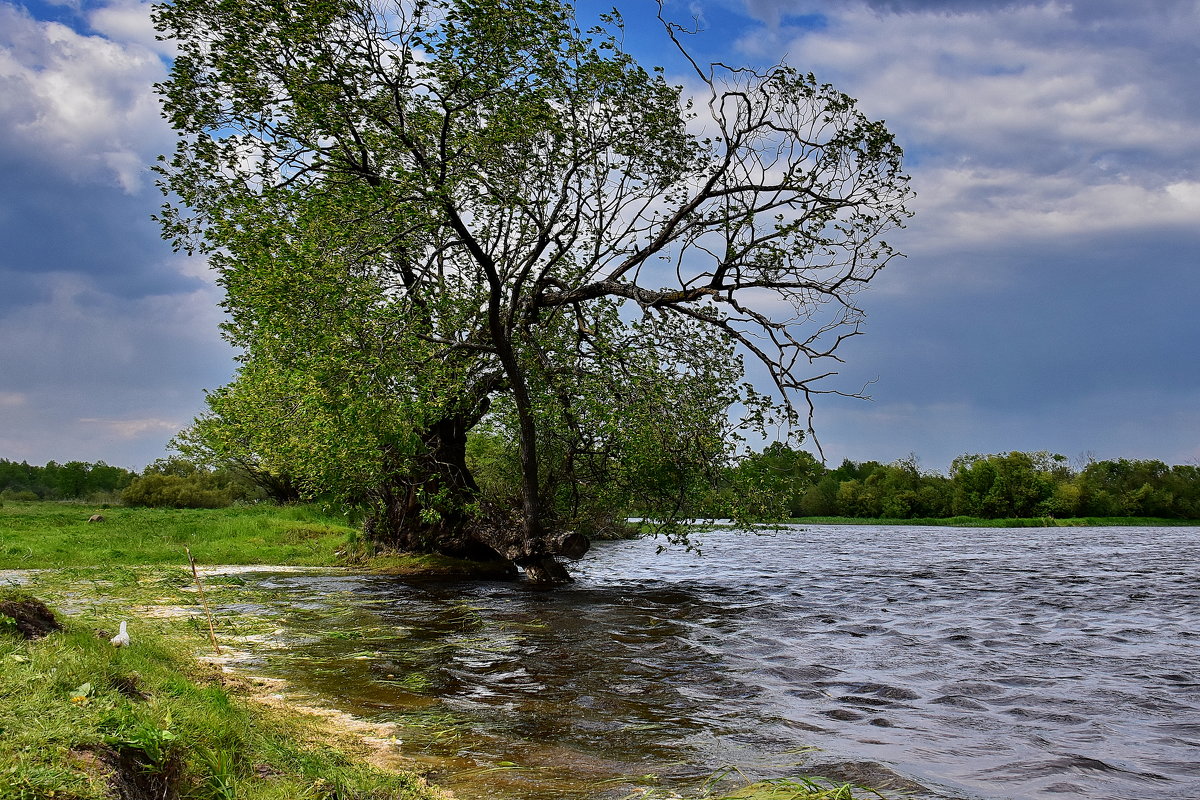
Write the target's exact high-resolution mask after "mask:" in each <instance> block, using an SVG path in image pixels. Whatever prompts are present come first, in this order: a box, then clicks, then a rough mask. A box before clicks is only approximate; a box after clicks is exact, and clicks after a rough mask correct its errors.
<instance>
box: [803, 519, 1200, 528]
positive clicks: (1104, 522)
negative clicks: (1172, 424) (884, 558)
mask: <svg viewBox="0 0 1200 800" xmlns="http://www.w3.org/2000/svg"><path fill="white" fill-rule="evenodd" d="M789 522H792V523H797V524H801V525H805V524H807V525H937V526H943V527H953V528H1085V527H1109V526H1126V527H1134V526H1137V527H1156V528H1157V527H1184V526H1191V527H1195V526H1200V520H1195V519H1159V518H1157V517H1071V518H1065V519H1055V518H1054V517H1022V518H1013V519H984V518H982V517H924V518H920V519H873V518H866V517H797V518H795V519H791V520H789Z"/></svg>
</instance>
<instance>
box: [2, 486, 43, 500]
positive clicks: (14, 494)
mask: <svg viewBox="0 0 1200 800" xmlns="http://www.w3.org/2000/svg"><path fill="white" fill-rule="evenodd" d="M0 498H3V499H5V500H12V501H13V502H15V503H32V502H34V501H35V500H41V499H42V498H40V497H38V494H37V492H32V491H30V490H28V489H5V490H4V491H3V492H0Z"/></svg>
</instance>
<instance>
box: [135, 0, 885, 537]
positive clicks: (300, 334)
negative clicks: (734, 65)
mask: <svg viewBox="0 0 1200 800" xmlns="http://www.w3.org/2000/svg"><path fill="white" fill-rule="evenodd" d="M155 24H156V27H157V28H158V30H159V31H160V33H162V34H163V35H164V36H166V37H169V38H171V39H173V40H174V41H175V42H176V43H177V45H178V48H179V52H178V55H177V57H176V58H175V60H174V64H173V68H172V73H171V77H170V79H169V80H167V81H166V82H165V83H163V84H162V85H161V86H160V87H159V90H160V93H161V95H162V97H163V106H164V111H165V113H166V116H167V118H168V119H169V121H170V123H171V125H172V126H173V127H174V128H175V129H176V131H177V132H178V133H179V134H180V137H179V142H178V147H177V149H176V151H175V153H174V155H173V156H171V157H170V158H167V157H163V158H162V160H161V163H160V166H159V173H160V175H161V178H162V187H163V189H164V192H166V193H167V194H168V195H170V196H171V197H172V198H178V199H179V200H180V203H179V205H170V204H168V205H167V206H166V207H164V209H163V213H162V215H161V222H162V226H163V232H164V235H165V236H166V237H167V238H169V239H171V240H172V241H173V242H174V243H175V244H176V245H177V246H178V247H180V248H185V249H188V250H198V251H201V252H203V253H206V254H207V255H208V258H209V261H210V263H211V264H212V266H213V267H215V269H216V270H217V271H218V274H219V280H220V283H221V285H222V286H223V288H224V289H225V292H226V302H225V308H226V310H227V312H228V313H229V322H228V324H227V325H226V326H225V333H226V335H227V337H228V339H229V340H230V341H231V342H232V343H233V344H234V345H235V346H237V347H238V348H240V349H241V351H242V366H241V368H240V370H239V373H238V376H237V380H236V381H235V382H234V383H233V384H231V385H229V386H227V387H224V388H223V389H219V390H217V391H215V392H213V393H212V394H210V396H209V409H210V412H209V413H208V414H207V415H206V416H205V417H203V418H201V419H200V420H198V421H197V423H196V425H195V426H194V427H193V428H192V429H191V430H190V431H188V432H186V433H185V434H184V436H183V437H182V439H181V447H182V449H184V450H185V452H193V453H202V454H203V457H204V458H205V459H206V460H208V461H209V463H213V464H224V463H236V464H240V465H242V466H243V467H244V468H246V469H247V470H248V471H250V472H251V473H253V474H260V475H267V476H273V477H276V478H286V479H287V480H289V481H291V482H294V484H295V485H296V486H298V487H299V488H300V489H301V490H302V491H304V492H306V493H307V494H309V495H318V494H325V493H330V494H332V495H334V496H336V497H338V498H339V499H340V500H341V501H343V502H346V503H349V504H353V505H356V506H358V507H360V508H364V509H369V510H374V511H375V512H377V513H375V515H374V520H375V522H377V523H378V525H374V526H373V527H372V530H373V531H379V530H382V529H383V528H385V527H387V526H388V525H393V526H394V525H404V524H407V525H410V526H414V525H418V524H423V525H425V526H426V527H427V528H429V529H431V531H432V529H433V528H436V527H438V526H442V527H444V528H449V527H453V526H454V525H455V524H458V525H463V524H465V523H464V520H466V519H467V518H470V517H476V518H477V517H480V516H487V515H488V514H490V513H491V512H492V511H494V512H495V515H494V516H495V518H496V519H500V520H503V519H504V518H505V517H506V514H510V513H515V514H516V515H517V517H519V519H517V520H516V522H517V526H516V527H519V528H521V529H522V530H523V531H524V534H525V537H526V541H525V548H526V551H527V552H525V555H526V556H534V555H538V554H537V553H535V552H534V550H536V549H537V548H538V547H541V544H539V543H538V541H537V540H538V539H539V538H540V536H541V533H542V531H543V530H544V529H546V528H553V527H562V526H569V525H576V524H580V523H583V522H585V521H587V520H593V519H595V518H596V517H597V515H598V514H599V513H600V512H601V511H603V510H605V508H606V507H607V512H608V513H609V514H612V513H613V512H614V511H616V509H617V508H619V507H621V506H622V505H624V506H627V507H632V508H637V509H643V510H644V511H645V513H646V514H648V515H660V514H661V515H663V522H664V523H666V524H669V523H670V522H671V521H672V520H674V519H676V518H677V517H678V516H679V515H681V514H686V513H690V511H691V509H692V508H693V507H694V506H695V505H696V502H695V499H694V498H696V497H697V496H698V495H700V494H703V493H704V492H706V491H709V490H708V489H706V488H705V487H706V486H711V484H712V479H713V477H714V476H715V475H716V474H717V473H718V472H719V471H720V469H721V468H722V467H723V466H724V464H725V462H726V460H727V459H728V457H729V455H730V453H731V451H732V450H733V449H734V448H735V447H736V444H737V439H736V437H735V436H734V431H732V430H730V428H729V425H728V423H727V421H726V415H727V412H728V409H729V407H730V405H731V404H732V403H734V402H740V403H743V404H744V405H745V406H746V407H747V408H748V417H749V421H750V423H751V424H753V423H761V422H762V421H763V419H764V418H763V416H762V414H763V408H764V406H765V405H766V401H765V398H761V397H758V396H757V395H755V394H753V393H752V392H748V391H745V390H744V387H742V386H739V382H740V380H741V376H742V363H741V358H740V356H745V355H749V356H751V357H753V358H756V359H758V360H759V361H760V362H762V364H763V365H765V367H766V368H767V369H768V371H769V372H770V374H771V376H772V378H773V379H774V382H775V385H776V387H777V389H778V391H779V393H780V394H781V396H780V397H776V398H775V402H783V403H784V404H785V406H786V405H787V403H789V402H790V401H791V400H793V399H795V397H796V396H803V397H805V398H807V396H808V394H809V393H810V392H813V391H818V390H816V389H814V388H813V387H812V386H811V382H812V379H811V378H810V377H809V376H808V375H803V374H798V373H797V372H795V370H799V369H801V368H804V369H807V365H808V364H810V363H812V362H814V361H818V360H820V359H823V358H827V357H830V356H832V353H833V350H834V348H835V347H836V345H837V343H838V342H840V341H841V340H842V338H844V337H842V336H839V333H840V332H841V331H842V330H843V329H854V328H855V327H856V326H857V324H858V322H859V319H860V318H861V315H862V313H861V311H860V310H859V309H858V308H857V306H855V305H854V304H853V302H852V301H851V294H852V293H853V291H854V290H855V289H856V288H857V287H860V286H862V285H863V284H865V283H866V282H867V281H868V280H870V279H871V277H873V276H874V274H876V272H878V270H879V269H880V268H882V267H883V266H884V265H885V264H886V263H887V262H888V261H889V260H890V259H891V258H892V256H893V252H892V250H891V248H890V246H889V245H888V244H887V243H886V242H885V241H884V240H883V239H882V236H883V234H884V233H885V232H887V231H889V230H890V229H893V228H895V227H897V226H899V225H900V224H901V223H902V221H903V220H904V219H905V218H906V217H907V213H908V212H907V211H906V210H905V202H906V201H907V197H908V190H907V187H906V181H907V178H906V176H905V175H904V174H903V172H902V170H901V164H900V159H901V153H900V150H899V148H898V147H897V146H896V145H895V142H894V140H893V138H892V136H891V135H890V134H889V133H888V131H887V130H886V129H885V128H884V126H883V125H882V123H879V122H873V121H870V120H868V119H866V118H865V117H864V116H863V115H862V114H861V113H860V112H858V110H857V109H856V108H855V104H854V101H853V100H852V99H851V98H849V97H847V96H846V95H844V94H842V93H840V92H838V91H836V90H835V89H833V88H832V87H830V86H827V85H822V84H820V83H818V82H817V81H816V79H815V78H814V77H813V76H812V75H806V74H803V73H799V72H797V71H795V70H793V69H791V68H789V67H787V66H785V65H778V66H776V67H773V68H771V69H769V70H766V71H763V72H761V73H757V72H753V71H750V70H738V69H730V68H728V67H724V66H714V67H713V68H712V70H711V71H710V70H707V69H700V68H699V67H698V69H697V76H696V78H697V80H699V81H700V82H702V83H703V84H705V85H706V86H707V88H708V91H709V92H710V94H711V98H710V99H711V102H709V103H701V104H698V107H700V108H703V109H706V112H705V113H709V114H710V115H711V119H709V120H707V122H708V125H709V135H708V136H707V138H706V137H702V136H700V135H697V134H695V133H693V131H694V130H697V129H698V128H699V127H700V126H699V125H698V124H693V117H694V116H695V114H696V113H697V112H696V111H694V110H693V108H692V106H691V104H690V103H689V102H687V101H685V100H683V98H682V91H681V88H680V87H676V86H671V85H669V84H667V83H666V81H665V79H664V78H663V75H662V72H661V70H657V69H655V70H647V69H644V68H643V67H642V66H640V65H639V64H637V63H636V62H635V61H634V60H633V59H632V58H631V57H630V56H629V55H628V54H627V53H626V52H625V51H624V48H623V44H622V41H623V38H624V32H623V29H622V23H621V20H620V17H619V15H617V14H616V13H615V12H614V13H612V14H608V15H604V16H602V17H601V18H600V19H599V20H598V23H597V24H596V25H595V26H594V27H591V28H588V26H587V25H586V24H581V23H580V22H579V21H578V20H576V19H575V12H574V9H573V8H572V7H571V6H570V5H569V4H566V3H563V2H560V0H529V1H527V2H520V3H516V2H509V1H508V0H419V1H415V0H414V1H411V2H410V1H409V0H398V2H396V3H394V4H386V5H384V6H380V5H378V4H373V3H366V2H359V1H357V0H338V1H337V2H332V3H331V2H324V1H322V2H312V1H310V0H302V1H301V2H296V3H289V4H285V5H281V4H279V3H276V2H273V1H272V0H245V2H239V3H228V2H223V0H176V1H175V2H172V3H170V4H163V5H160V6H158V7H157V8H156V10H155ZM585 30H586V31H587V32H586V33H585V32H584V31H585ZM247 31H254V35H253V36H247V35H246V32H247ZM661 34H662V36H663V43H664V45H666V46H679V45H680V42H679V41H678V40H679V29H678V28H677V27H673V26H666V25H664V27H663V28H662V30H661ZM785 154H786V155H785ZM796 319H806V320H810V321H811V322H812V323H813V326H814V327H813V328H812V330H808V331H801V330H800V327H799V326H797V325H795V324H794V322H795V320H796ZM766 343H769V344H766ZM802 365H803V366H802ZM789 407H790V406H789ZM478 425H484V426H486V428H487V431H488V435H489V436H491V437H493V438H494V439H495V442H496V443H503V447H502V448H501V449H502V450H504V451H506V452H508V453H512V452H515V454H516V457H517V461H516V464H515V466H516V467H517V469H516V471H515V480H514V473H513V472H512V471H511V468H512V466H513V464H512V463H511V461H508V460H506V459H508V458H509V457H508V456H503V457H502V456H500V455H498V454H497V452H490V454H489V453H484V452H482V451H480V450H479V448H478V447H476V451H475V452H474V454H473V458H475V459H476V461H475V463H476V464H477V465H480V467H481V468H482V469H484V470H485V473H486V474H482V475H480V476H477V477H476V478H472V477H471V475H470V473H469V472H468V470H467V468H466V465H465V463H464V462H465V454H464V452H463V450H464V449H465V441H466V435H465V434H466V431H469V430H471V429H472V428H475V427H476V426H478ZM489 447H490V445H489ZM187 448H191V450H190V451H189V450H188V449H187ZM514 448H515V450H514ZM491 450H492V451H496V448H495V447H491ZM476 481H479V482H480V483H482V484H484V492H483V494H482V495H481V494H480V492H479V490H478V489H477V487H476ZM489 509H490V511H489ZM517 509H519V511H518V510H517ZM401 521H403V522H401ZM443 532H444V531H443ZM430 535H432V533H430ZM422 541H424V540H422ZM529 548H533V549H529ZM518 550H520V548H518Z"/></svg>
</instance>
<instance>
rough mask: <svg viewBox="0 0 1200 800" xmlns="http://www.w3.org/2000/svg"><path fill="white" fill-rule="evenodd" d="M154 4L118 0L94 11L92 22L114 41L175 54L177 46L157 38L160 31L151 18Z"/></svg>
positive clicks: (168, 54)
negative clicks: (155, 27)
mask: <svg viewBox="0 0 1200 800" xmlns="http://www.w3.org/2000/svg"><path fill="white" fill-rule="evenodd" d="M153 5H154V4H153V3H142V2H137V0H116V2H113V3H110V4H109V5H106V6H103V7H101V8H98V9H95V10H94V11H92V12H91V13H90V14H89V15H88V22H89V23H90V24H91V26H92V28H94V29H95V30H96V31H98V32H99V33H101V34H103V35H104V37H105V38H106V39H108V40H110V41H114V42H123V43H126V44H139V45H141V46H142V47H145V48H146V49H147V50H151V51H153V52H155V53H158V54H160V55H163V56H168V57H171V56H174V55H175V53H176V48H175V46H174V45H173V44H172V43H171V42H160V41H158V39H157V38H156V37H157V31H155V30H154V23H153V22H152V21H151V19H150V11H151V9H152V7H153Z"/></svg>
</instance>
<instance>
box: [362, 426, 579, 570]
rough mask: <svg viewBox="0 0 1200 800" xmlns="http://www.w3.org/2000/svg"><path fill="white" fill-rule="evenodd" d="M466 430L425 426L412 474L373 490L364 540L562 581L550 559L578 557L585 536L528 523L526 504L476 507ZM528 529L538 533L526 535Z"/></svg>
mask: <svg viewBox="0 0 1200 800" xmlns="http://www.w3.org/2000/svg"><path fill="white" fill-rule="evenodd" d="M469 428H470V425H469V424H468V423H467V422H466V421H465V420H463V419H445V420H441V421H439V422H437V423H436V424H434V425H432V426H430V428H429V429H428V430H427V431H426V433H425V435H424V436H423V437H422V439H423V441H424V442H425V445H426V453H425V456H424V457H423V458H422V459H421V462H420V464H419V466H418V467H417V469H416V470H415V471H414V472H413V473H412V474H411V475H410V474H409V472H408V470H407V469H405V470H400V469H398V470H397V474H398V476H399V480H396V481H395V482H393V483H389V484H387V485H385V486H382V487H380V488H379V490H378V497H377V511H376V513H375V514H373V515H371V516H370V517H369V518H368V519H367V520H366V523H365V525H364V532H365V533H366V535H367V537H368V538H370V539H373V540H374V541H377V542H380V543H382V544H385V545H387V546H388V547H392V548H395V549H397V550H401V551H404V552H412V553H439V554H442V555H447V556H453V557H455V558H465V559H470V560H473V561H483V562H494V561H498V560H503V561H509V562H512V563H513V564H515V565H517V566H519V567H521V568H522V569H524V570H525V575H526V577H527V578H528V579H529V581H530V582H531V583H535V584H540V585H557V584H562V583H567V582H569V581H570V580H571V578H570V575H569V574H568V573H567V570H566V568H565V567H564V566H563V565H562V564H561V563H560V562H559V561H558V559H557V558H556V557H555V556H556V555H563V556H565V557H567V558H572V559H575V558H580V557H581V556H582V555H583V554H584V553H586V552H587V550H588V547H589V545H590V542H589V541H588V539H587V537H586V536H583V535H582V534H578V533H564V534H555V533H551V532H548V531H545V530H544V529H543V528H542V526H541V524H540V520H535V521H534V522H533V524H532V525H531V524H530V521H529V520H528V517H527V515H528V514H529V512H530V509H529V505H530V504H529V503H528V501H526V502H525V503H524V504H523V506H522V507H521V508H515V507H509V508H495V507H489V506H487V505H486V504H483V503H481V498H480V495H479V486H478V485H477V484H476V483H475V479H474V478H473V477H472V476H471V472H470V470H469V469H468V468H467V463H466V454H467V431H468V430H469ZM534 509H535V510H536V509H537V505H536V504H534ZM531 528H532V529H533V530H535V531H537V535H535V536H530V533H529V532H530V529H531Z"/></svg>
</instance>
